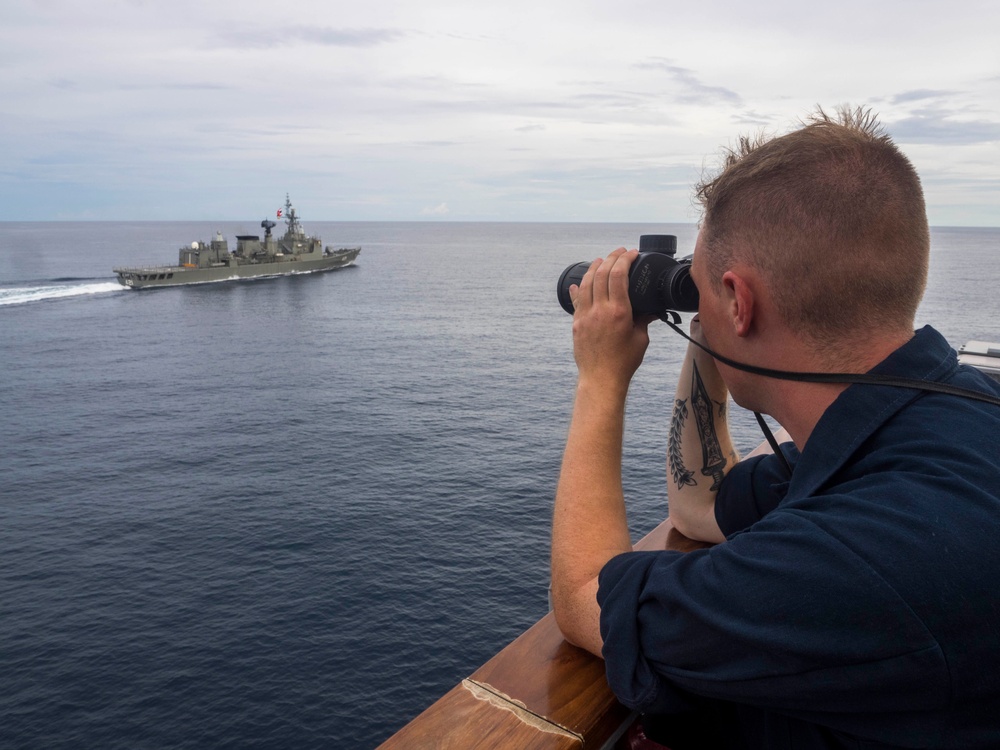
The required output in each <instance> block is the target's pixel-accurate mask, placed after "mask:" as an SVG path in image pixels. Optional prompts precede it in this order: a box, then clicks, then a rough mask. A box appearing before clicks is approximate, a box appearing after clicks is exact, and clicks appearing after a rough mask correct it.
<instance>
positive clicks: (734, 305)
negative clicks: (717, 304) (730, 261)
mask: <svg viewBox="0 0 1000 750" xmlns="http://www.w3.org/2000/svg"><path fill="white" fill-rule="evenodd" d="M722 289H723V292H724V293H725V297H726V302H727V305H728V313H729V320H730V323H731V325H732V326H733V332H734V333H735V334H736V335H737V336H746V335H747V334H748V333H750V326H751V324H752V323H753V315H754V295H753V289H752V287H751V286H750V284H749V283H748V282H747V279H746V278H745V277H744V276H741V275H740V274H738V273H736V272H735V271H726V272H725V273H724V274H723V275H722Z"/></svg>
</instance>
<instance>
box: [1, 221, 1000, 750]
mask: <svg viewBox="0 0 1000 750" xmlns="http://www.w3.org/2000/svg"><path fill="white" fill-rule="evenodd" d="M304 224H305V228H306V229H307V230H309V231H311V232H315V233H317V234H320V235H321V236H322V237H323V238H324V241H325V242H326V243H328V244H334V245H341V244H342V245H362V246H363V250H362V253H361V256H360V257H359V259H358V263H357V265H356V266H355V267H352V268H347V269H343V270H340V271H335V272H330V273H325V274H318V275H309V276H295V277H287V278H280V279H268V280H259V281H248V282H229V283H222V284H214V285H205V286H194V287H184V288H175V289H163V290H152V291H134V290H126V289H123V288H121V287H119V286H118V285H117V284H116V283H115V282H114V280H113V278H112V275H111V271H110V269H111V267H112V266H114V265H119V264H122V265H135V264H139V263H143V262H149V261H152V262H167V261H172V260H173V259H174V258H175V257H176V248H178V247H179V246H181V245H183V244H187V243H189V242H190V241H192V240H194V239H202V240H204V239H208V238H210V237H211V236H212V234H213V233H214V231H215V230H216V229H219V230H221V231H223V233H224V234H226V235H227V236H228V237H229V238H230V239H232V237H233V236H234V235H235V234H237V233H255V232H256V231H257V230H255V227H254V224H253V223H252V222H250V223H247V224H239V223H235V222H229V223H226V222H222V223H218V224H208V223H185V222H173V223H4V224H0V449H2V450H0V747H11V748H36V747H37V748H80V747H100V748H106V749H111V748H130V749H133V748H166V747H169V748H202V747H213V748H226V747H232V748H237V747H239V748H249V747H260V748H370V747H374V746H375V745H377V744H378V743H379V742H381V741H382V740H384V739H385V738H387V737H388V736H389V735H391V734H392V733H393V732H395V731H396V730H397V729H399V728H400V727H401V726H402V725H403V724H405V723H406V722H407V721H408V720H410V719H411V718H412V717H414V716H415V715H416V714H418V713H419V712H420V711H421V710H423V709H424V708H425V707H426V706H428V705H429V704H430V703H432V702H433V701H434V700H436V699H437V698H438V697H439V696H440V695H442V694H443V693H444V692H446V691H447V690H448V689H450V688H451V687H452V686H453V685H454V684H455V683H456V682H458V681H459V680H461V679H462V678H463V677H465V676H466V675H468V674H469V673H470V672H472V671H474V670H475V669H476V668H477V667H478V666H479V665H481V664H482V663H483V662H485V661H486V660H487V659H489V658H490V657H491V656H492V655H493V654H494V653H495V652H496V651H497V650H499V649H500V648H502V647H503V646H504V645H506V644H507V643H509V642H510V641H511V640H513V639H514V638H515V637H516V636H517V635H518V634H520V633H521V632H522V631H523V630H524V629H525V628H527V627H528V626H530V625H531V624H532V623H533V622H535V621H536V620H537V619H538V618H539V617H541V616H542V615H544V614H545V612H546V608H547V604H546V590H547V584H548V551H549V547H548V535H549V521H550V514H551V504H552V495H553V491H554V488H555V483H556V478H557V474H558V470H559V461H560V456H561V452H562V444H563V440H564V438H565V434H566V428H567V425H568V418H569V413H570V407H571V401H572V392H573V384H574V380H575V368H574V366H573V359H572V346H571V340H570V317H569V316H568V315H566V314H565V313H564V312H563V311H562V310H561V309H560V308H559V307H558V305H557V303H556V301H555V282H556V279H557V278H558V275H559V273H560V272H561V270H562V269H563V268H564V267H565V266H566V265H568V264H569V263H572V262H575V261H578V260H592V259H593V258H594V257H597V256H598V255H603V254H605V253H606V252H607V251H609V250H610V249H613V248H614V247H617V246H619V245H622V244H627V245H629V246H633V245H634V244H635V243H636V242H637V238H638V236H639V234H642V233H674V234H677V235H678V237H679V245H680V252H681V254H686V253H687V252H690V250H691V248H692V247H693V244H694V236H695V232H696V229H695V227H694V226H692V225H662V224H661V225H656V224H650V225H636V224H486V223H475V224H461V223H323V222H310V221H309V220H308V217H306V218H305V219H304ZM998 252H1000V230H996V229H936V230H935V231H934V234H933V254H932V271H931V281H930V285H929V289H928V293H927V295H926V298H925V302H924V305H923V307H922V308H921V313H920V320H919V322H920V323H921V324H923V323H931V324H933V325H935V326H936V327H937V328H938V329H939V330H941V331H942V332H943V333H944V334H945V335H946V336H947V337H948V338H949V340H950V341H951V342H952V344H953V345H954V346H956V347H957V346H959V345H960V344H962V343H964V342H965V341H966V340H970V339H985V340H990V341H998V340H1000V326H998V325H997V322H996V310H997V302H996V298H995V289H996V286H997V281H998V277H1000V263H998ZM652 339H653V341H652V344H651V346H650V350H649V352H648V354H647V357H646V362H645V364H644V365H643V367H642V369H641V370H640V372H639V374H638V375H637V378H636V381H635V383H634V386H633V389H632V392H631V394H630V402H629V414H628V424H627V431H628V434H627V439H626V446H625V453H626V455H625V472H626V493H627V495H628V498H629V512H630V517H629V520H630V525H631V527H632V531H633V534H634V536H636V537H638V536H641V535H642V534H643V533H645V532H646V531H648V530H649V529H651V528H652V527H653V526H655V525H656V523H658V522H659V521H660V520H661V519H662V518H663V517H664V515H665V512H666V498H665V489H664V458H663V450H664V445H665V441H666V428H667V418H668V412H669V403H670V397H671V394H672V388H673V385H674V382H675V380H676V377H677V371H678V368H679V363H680V358H681V356H682V354H683V352H684V348H685V344H684V342H683V341H682V340H680V339H679V337H677V336H676V334H674V333H673V332H671V331H670V330H669V329H667V328H666V327H665V326H659V325H656V326H654V328H653V329H652ZM735 420H736V424H735V429H734V435H735V438H736V441H737V443H738V447H740V448H741V449H749V448H752V447H753V446H754V445H756V444H757V442H759V441H760V439H761V438H760V435H759V433H758V432H757V428H756V426H755V424H754V422H753V417H752V416H751V415H746V414H742V413H740V412H737V414H736V415H735Z"/></svg>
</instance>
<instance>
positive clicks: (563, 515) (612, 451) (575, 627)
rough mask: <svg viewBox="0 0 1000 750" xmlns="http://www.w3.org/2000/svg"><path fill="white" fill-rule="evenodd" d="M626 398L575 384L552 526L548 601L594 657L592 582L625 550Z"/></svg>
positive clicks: (597, 643) (567, 631)
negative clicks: (623, 462)
mask: <svg viewBox="0 0 1000 750" xmlns="http://www.w3.org/2000/svg"><path fill="white" fill-rule="evenodd" d="M624 419H625V394H624V393H615V392H613V389H612V391H611V392H609V390H608V389H607V388H606V387H604V388H601V387H597V386H596V385H595V386H593V387H591V386H588V385H587V384H585V383H580V384H578V386H577V392H576V403H575V405H574V408H573V419H572V422H571V424H570V430H569V436H568V438H567V440H566V450H565V453H564V455H563V463H562V471H561V472H560V475H559V485H558V488H557V490H556V502H555V513H554V517H553V524H552V603H553V608H554V610H555V614H556V620H557V622H558V623H559V627H560V629H561V630H562V631H563V634H564V635H565V636H566V638H567V640H569V641H571V642H572V643H575V644H576V645H578V646H580V647H581V648H585V649H587V650H588V651H590V652H592V653H594V654H597V655H598V656H599V655H600V653H601V645H602V644H601V636H600V609H599V607H598V605H597V576H598V574H599V573H600V571H601V568H603V567H604V564H605V563H606V562H607V561H608V560H610V559H611V558H612V557H614V556H615V555H618V554H621V553H622V552H628V551H630V550H631V549H632V544H631V539H630V537H629V531H628V522H627V519H626V515H625V501H624V496H623V492H622V482H621V454H622V432H623V428H624Z"/></svg>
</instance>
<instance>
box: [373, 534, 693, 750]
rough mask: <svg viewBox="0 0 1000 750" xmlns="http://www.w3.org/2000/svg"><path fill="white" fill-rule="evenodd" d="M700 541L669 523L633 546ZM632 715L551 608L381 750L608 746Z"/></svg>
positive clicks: (567, 749) (597, 661)
mask: <svg viewBox="0 0 1000 750" xmlns="http://www.w3.org/2000/svg"><path fill="white" fill-rule="evenodd" d="M698 546H703V545H701V544H699V543H698V542H693V541H691V540H689V539H686V538H685V537H683V536H681V535H680V534H679V533H678V532H676V531H675V530H673V527H672V526H671V524H670V522H669V521H664V522H663V523H662V524H660V526H658V527H657V528H656V529H654V530H653V531H652V532H650V533H649V534H648V535H647V536H646V537H645V538H643V540H642V541H641V542H639V543H638V544H636V545H635V547H636V549H680V550H684V551H686V550H689V549H694V548H695V547H698ZM630 719H631V714H630V712H629V711H628V709H626V708H625V707H624V706H622V705H621V704H619V703H618V701H617V700H615V697H614V695H613V694H612V693H611V689H610V688H609V687H608V683H607V681H606V680H605V677H604V662H603V661H602V660H601V659H598V658H597V657H596V656H593V655H592V654H590V653H588V652H587V651H584V650H583V649H579V648H577V647H576V646H572V645H570V644H569V643H567V642H566V640H565V639H564V638H563V636H562V633H561V632H560V631H559V627H558V626H557V625H556V621H555V617H554V616H553V614H552V613H551V612H550V613H549V614H547V615H546V616H545V617H543V618H542V619H541V620H539V621H538V622H537V623H535V624H534V625H533V626H532V627H531V628H529V629H528V630H526V631H525V632H524V633H523V634H521V636H520V637H518V638H517V639H516V640H515V641H514V642H513V643H511V644H510V645H509V646H507V647H506V648H505V649H503V650H502V651H500V652H499V653H498V654H496V656H494V657H493V658H492V659H490V660H489V661H488V662H486V664H484V665H483V666H482V667H480V668H479V669H478V670H476V671H475V672H474V673H473V674H472V675H470V676H469V677H468V678H466V679H464V680H462V682H461V683H459V684H458V685H456V686H455V687H454V688H452V689H451V690H450V691H449V692H448V693H446V694H445V695H444V696H443V697H442V698H440V699H439V700H438V701H437V702H436V703H434V704H433V705H432V706H430V708H428V709H427V710H425V711H424V712H423V713H422V714H420V715H419V716H417V717H416V718H415V719H414V720H413V721H411V722H410V723H409V724H407V725H406V726H405V727H403V728H402V729H401V730H399V732H397V733H396V734H395V735H393V736H392V737H390V738H389V739H388V740H386V741H385V742H384V743H383V744H382V745H381V746H380V750H403V749H404V748H405V749H406V750H414V749H419V748H435V750H437V749H438V748H455V750H477V749H478V748H482V749H483V750H486V748H489V749H490V750H564V749H565V750H577V749H578V748H588V749H590V748H594V749H595V750H596V749H599V748H603V747H607V746H610V743H612V742H614V740H615V739H616V737H617V736H618V735H619V734H620V732H621V731H623V730H624V729H625V728H626V727H627V725H628V723H629V721H630Z"/></svg>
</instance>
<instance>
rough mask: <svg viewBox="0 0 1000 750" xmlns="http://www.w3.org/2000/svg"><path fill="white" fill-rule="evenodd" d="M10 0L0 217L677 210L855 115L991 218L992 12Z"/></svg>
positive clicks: (553, 216)
mask: <svg viewBox="0 0 1000 750" xmlns="http://www.w3.org/2000/svg"><path fill="white" fill-rule="evenodd" d="M8 6H13V7H8V8H6V10H7V12H6V13H5V16H6V19H5V23H4V25H3V26H2V27H0V92H2V93H3V96H4V104H5V111H6V112H7V113H8V114H7V115H6V116H5V117H4V118H3V119H2V120H0V137H3V140H4V142H5V143H8V144H11V143H17V144H18V148H17V149H11V148H8V149H5V150H4V151H3V152H2V155H0V191H2V193H3V197H4V200H3V201H2V202H0V206H2V208H0V219H4V218H6V219H17V218H23V217H28V218H42V219H44V218H51V217H53V216H57V215H58V216H72V215H80V216H88V217H93V216H101V215H106V218H133V219H175V218H204V219H211V218H218V217H220V216H223V217H239V216H242V215H244V214H245V213H246V212H247V210H248V208H247V206H248V205H258V204H259V202H261V201H262V200H272V199H273V194H274V193H275V192H277V193H278V194H279V195H280V194H282V193H284V192H285V191H291V192H293V194H295V195H296V196H300V197H299V200H300V201H302V200H304V199H307V198H308V199H309V200H311V201H314V203H315V205H316V206H317V209H313V210H311V211H310V215H316V218H317V219H375V220H377V219H406V218H418V217H421V216H424V217H426V216H443V215H444V214H434V213H426V211H428V210H437V209H439V208H441V207H442V206H444V205H445V204H443V203H441V202H440V196H441V195H442V194H446V195H448V196H449V199H448V203H447V214H446V215H447V217H448V218H450V219H519V218H524V219H531V220H546V219H548V220H575V219H580V218H584V219H593V220H608V221H615V220H621V221H665V222H669V221H690V220H692V213H691V203H690V189H689V186H690V183H691V182H693V181H694V180H695V179H697V177H698V174H699V172H700V169H701V166H702V164H705V163H708V164H711V163H712V160H713V158H714V155H715V154H716V153H717V152H718V149H719V146H721V145H726V144H729V143H731V142H732V141H733V140H734V139H735V138H736V137H737V136H738V135H739V134H741V133H745V132H753V131H756V130H759V129H761V128H764V129H767V130H771V131H781V130H784V129H786V128H787V127H789V126H791V125H793V124H794V123H795V122H796V119H797V118H798V117H800V116H802V115H803V114H805V113H806V112H807V111H808V110H810V109H811V108H812V107H813V106H814V105H816V104H823V105H825V106H827V107H832V106H834V105H836V104H838V103H841V102H851V103H855V104H868V105H871V106H873V107H874V108H875V109H876V110H877V111H879V112H880V114H881V116H882V119H883V121H884V122H885V123H886V125H887V126H888V129H889V131H890V133H893V134H895V135H896V137H897V138H898V139H899V141H900V142H901V144H902V145H903V148H904V150H906V151H907V152H908V153H911V155H912V157H913V158H914V161H915V163H916V164H917V166H918V169H920V170H921V171H922V172H924V171H926V173H927V174H926V177H925V184H928V185H929V186H931V187H933V191H932V190H931V187H929V188H928V205H929V210H930V213H931V219H932V222H933V221H934V220H935V211H937V207H938V206H941V207H942V209H941V210H942V215H945V214H947V215H948V216H952V215H954V206H955V205H957V204H960V203H963V202H965V203H967V204H968V205H970V206H979V207H980V208H975V209H970V211H967V212H965V213H964V214H963V216H965V217H966V220H967V221H968V222H969V223H983V224H991V223H992V224H996V223H997V220H996V219H995V218H994V214H993V213H991V211H990V210H988V207H989V206H996V205H997V204H998V203H1000V187H998V186H997V184H996V182H995V179H994V177H993V176H994V175H996V174H997V173H998V171H1000V170H998V169H997V167H998V161H1000V148H998V147H997V141H998V138H1000V78H998V76H997V74H996V53H995V50H996V49H997V48H1000V6H997V5H996V4H995V3H990V4H986V3H982V2H977V1H975V0H958V2H957V3H952V4H950V5H946V6H942V5H940V4H939V3H937V2H929V0H909V1H908V2H905V3H904V2H903V1H902V0H896V1H895V2H886V3H878V4H874V5H873V4H871V3H868V2H865V3H862V2H860V0H846V2H845V3H840V4H836V5H826V6H822V5H820V6H817V5H809V6H806V5H802V4H801V3H800V2H794V3H793V2H791V0H762V2H761V3H756V4H747V3H743V2H736V1H735V0H722V1H720V2H715V3H703V4H692V3H688V4H683V5H681V4H673V3H662V2H652V0H618V2H615V3H611V2H610V1H607V2H604V1H601V0H575V1H573V2H571V1H570V0H553V2H550V3H537V2H526V0H511V2H509V3H505V4H503V5H500V4H495V5H494V4H490V5H485V4H480V3H467V2H458V1H457V0H448V1H444V0H425V1H424V2H421V3H411V2H408V1H404V0H371V1H370V2H368V3H363V4H346V3H336V2H334V3H329V2H326V1H325V0H297V1H296V0H292V2H290V3H287V4H285V5H284V6H282V9H281V12H280V14H277V15H276V13H275V6H274V5H273V3H264V2H260V0H241V1H240V2H236V0H215V1H214V2H211V3H204V2H200V1H199V2H194V1H193V0H177V2H174V3H171V4H169V6H168V5H165V4H160V3H148V2H141V1H140V0H132V1H131V2H114V3H113V2H107V1H102V0H98V1H97V2H95V3H91V4H87V5H86V6H81V5H79V4H78V3H73V2H70V0H48V1H47V2H45V3H38V2H28V0H12V1H11V2H10V3H8ZM859 18H863V19H864V23H860V22H859V20H858V19H859ZM970 164H971V165H972V166H968V165H970ZM262 193H266V195H263V196H262ZM428 207H431V208H430V209H428ZM983 207H987V208H983ZM975 217H978V218H975Z"/></svg>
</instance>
